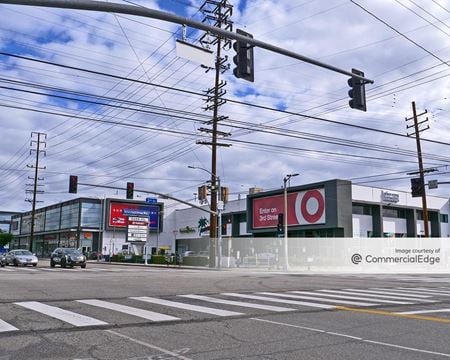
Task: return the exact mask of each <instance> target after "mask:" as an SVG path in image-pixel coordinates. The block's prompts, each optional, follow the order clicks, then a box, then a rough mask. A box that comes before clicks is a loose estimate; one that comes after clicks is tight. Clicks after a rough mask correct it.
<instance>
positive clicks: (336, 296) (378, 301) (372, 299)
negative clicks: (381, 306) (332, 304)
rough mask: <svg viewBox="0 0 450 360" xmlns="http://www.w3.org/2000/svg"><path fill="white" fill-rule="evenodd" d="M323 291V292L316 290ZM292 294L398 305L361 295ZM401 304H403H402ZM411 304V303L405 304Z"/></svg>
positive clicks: (303, 292)
mask: <svg viewBox="0 0 450 360" xmlns="http://www.w3.org/2000/svg"><path fill="white" fill-rule="evenodd" d="M318 291H323V290H318ZM290 292H291V293H294V294H312V295H316V296H325V297H332V298H336V299H349V300H358V301H359V300H363V301H376V302H377V303H386V304H398V303H399V302H398V301H393V300H384V299H379V298H371V297H364V296H363V294H357V296H351V295H338V294H334V293H333V294H326V293H315V292H309V291H290ZM401 304H404V303H403V302H402V303H401ZM407 304H412V303H407Z"/></svg>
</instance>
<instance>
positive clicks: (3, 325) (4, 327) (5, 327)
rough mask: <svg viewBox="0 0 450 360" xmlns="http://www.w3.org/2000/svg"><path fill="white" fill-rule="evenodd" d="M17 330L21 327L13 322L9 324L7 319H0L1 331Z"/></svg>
mask: <svg viewBox="0 0 450 360" xmlns="http://www.w3.org/2000/svg"><path fill="white" fill-rule="evenodd" d="M15 330H19V329H18V328H16V327H14V326H12V325H11V324H8V323H7V322H6V321H3V320H2V319H0V332H5V331H15Z"/></svg>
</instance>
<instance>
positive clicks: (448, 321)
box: [336, 306, 450, 324]
mask: <svg viewBox="0 0 450 360" xmlns="http://www.w3.org/2000/svg"><path fill="white" fill-rule="evenodd" d="M336 309H337V310H345V311H352V312H361V313H366V314H375V315H385V316H394V317H400V318H405V319H415V320H426V321H434V322H440V323H444V324H450V319H443V318H437V317H433V316H423V315H413V314H397V313H394V312H390V311H383V310H373V309H357V308H351V307H347V306H336Z"/></svg>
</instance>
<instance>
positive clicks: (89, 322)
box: [14, 301, 108, 327]
mask: <svg viewBox="0 0 450 360" xmlns="http://www.w3.org/2000/svg"><path fill="white" fill-rule="evenodd" d="M14 304H16V305H19V306H22V307H24V308H27V309H30V310H34V311H36V312H39V313H41V314H44V315H47V316H50V317H52V318H55V319H58V320H61V321H64V322H66V323H69V324H72V325H74V326H77V327H80V326H93V325H108V323H106V322H104V321H100V320H97V319H94V318H92V317H89V316H85V315H81V314H77V313H74V312H72V311H68V310H64V309H61V308H59V307H56V306H50V305H46V304H43V303H40V302H37V301H24V302H16V303H14Z"/></svg>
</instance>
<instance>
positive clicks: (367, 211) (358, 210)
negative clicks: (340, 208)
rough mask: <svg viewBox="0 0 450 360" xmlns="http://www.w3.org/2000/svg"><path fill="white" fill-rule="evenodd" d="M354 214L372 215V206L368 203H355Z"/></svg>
mask: <svg viewBox="0 0 450 360" xmlns="http://www.w3.org/2000/svg"><path fill="white" fill-rule="evenodd" d="M352 214H354V215H372V206H371V205H366V204H353V206H352Z"/></svg>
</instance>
